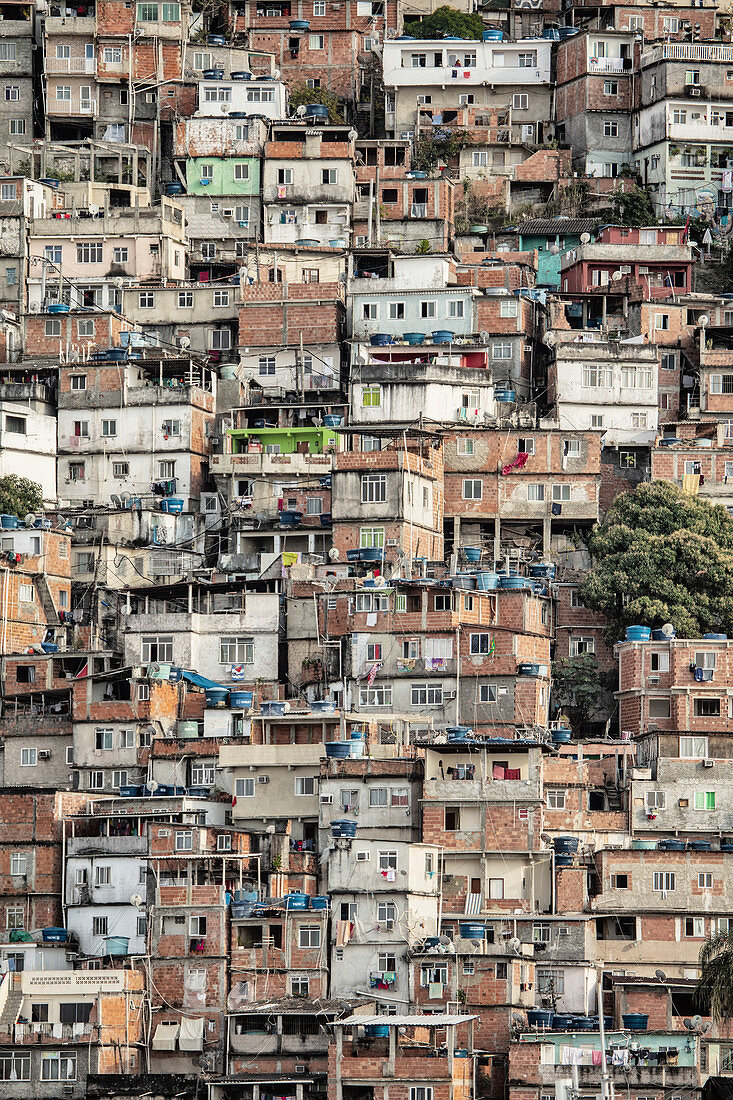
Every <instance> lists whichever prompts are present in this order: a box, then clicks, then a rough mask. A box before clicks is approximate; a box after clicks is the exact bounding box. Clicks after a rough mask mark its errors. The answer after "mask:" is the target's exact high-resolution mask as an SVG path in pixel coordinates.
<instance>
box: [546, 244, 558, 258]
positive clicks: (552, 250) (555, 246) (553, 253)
mask: <svg viewBox="0 0 733 1100" xmlns="http://www.w3.org/2000/svg"><path fill="white" fill-rule="evenodd" d="M549 251H550V255H551V256H558V255H559V254H560V245H559V244H551V245H550V249H549Z"/></svg>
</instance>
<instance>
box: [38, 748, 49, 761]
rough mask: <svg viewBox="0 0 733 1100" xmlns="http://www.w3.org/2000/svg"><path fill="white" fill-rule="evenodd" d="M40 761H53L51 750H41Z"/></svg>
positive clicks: (39, 753) (39, 752)
mask: <svg viewBox="0 0 733 1100" xmlns="http://www.w3.org/2000/svg"><path fill="white" fill-rule="evenodd" d="M38 759H39V760H50V759H51V750H50V749H39V751H38Z"/></svg>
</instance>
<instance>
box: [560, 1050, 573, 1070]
mask: <svg viewBox="0 0 733 1100" xmlns="http://www.w3.org/2000/svg"><path fill="white" fill-rule="evenodd" d="M560 1061H561V1064H562V1065H563V1066H569V1065H572V1061H573V1048H572V1047H563V1048H562V1050H561V1051H560Z"/></svg>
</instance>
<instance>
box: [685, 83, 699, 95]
mask: <svg viewBox="0 0 733 1100" xmlns="http://www.w3.org/2000/svg"><path fill="white" fill-rule="evenodd" d="M687 92H688V95H691V96H699V95H702V88H698V87H697V85H695V84H691V85H690V86H689V87H688V89H687Z"/></svg>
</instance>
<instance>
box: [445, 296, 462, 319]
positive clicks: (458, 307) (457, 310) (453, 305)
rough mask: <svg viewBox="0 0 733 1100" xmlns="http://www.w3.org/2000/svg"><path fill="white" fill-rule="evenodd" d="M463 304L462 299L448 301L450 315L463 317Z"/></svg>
mask: <svg viewBox="0 0 733 1100" xmlns="http://www.w3.org/2000/svg"><path fill="white" fill-rule="evenodd" d="M463 305H464V303H463V301H462V300H459V301H455V302H454V301H451V302H448V316H449V317H463Z"/></svg>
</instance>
